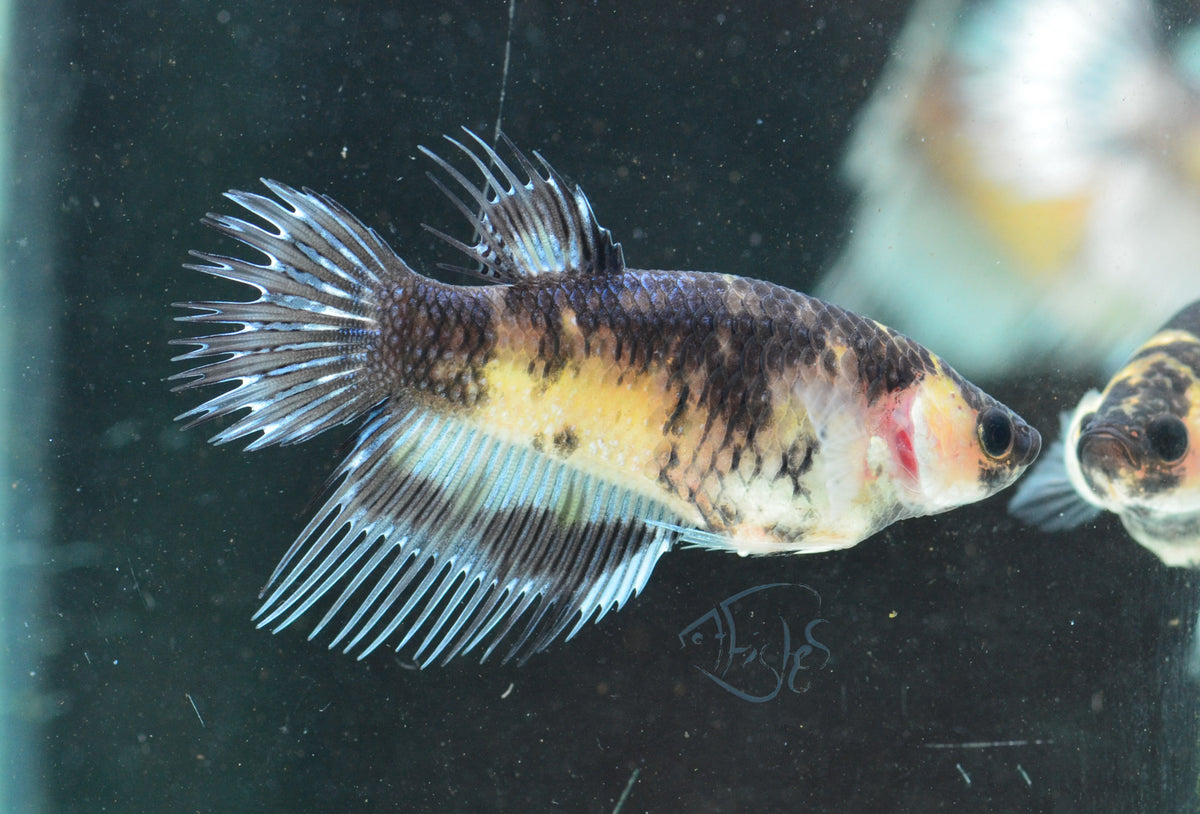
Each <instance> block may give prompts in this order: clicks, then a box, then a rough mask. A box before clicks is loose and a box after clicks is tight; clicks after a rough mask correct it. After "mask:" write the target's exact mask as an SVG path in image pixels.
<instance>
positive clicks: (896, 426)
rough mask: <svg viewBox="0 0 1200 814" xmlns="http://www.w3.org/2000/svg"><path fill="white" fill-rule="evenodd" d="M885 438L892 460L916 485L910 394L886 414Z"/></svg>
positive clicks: (916, 465)
mask: <svg viewBox="0 0 1200 814" xmlns="http://www.w3.org/2000/svg"><path fill="white" fill-rule="evenodd" d="M886 430H887V433H886V436H885V437H886V438H887V439H888V448H889V449H890V450H891V452H892V458H893V460H895V461H896V463H897V464H898V465H899V467H900V470H901V471H902V472H904V474H905V475H907V476H908V477H909V478H911V482H912V483H917V482H918V479H919V477H920V474H921V472H920V470H921V467H920V464H918V463H917V453H916V451H915V450H913V439H912V433H913V424H912V394H911V393H908V394H906V395H905V396H904V397H902V398H901V399H899V400H898V402H897V403H896V404H895V405H893V407H892V409H891V410H890V411H889V412H888V414H887V420H886Z"/></svg>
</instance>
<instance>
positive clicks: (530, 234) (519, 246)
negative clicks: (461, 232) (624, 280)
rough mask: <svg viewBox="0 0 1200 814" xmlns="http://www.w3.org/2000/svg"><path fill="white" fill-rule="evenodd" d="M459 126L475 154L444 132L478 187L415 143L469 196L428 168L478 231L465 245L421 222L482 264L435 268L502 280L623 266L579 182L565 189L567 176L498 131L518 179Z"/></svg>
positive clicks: (610, 270)
mask: <svg viewBox="0 0 1200 814" xmlns="http://www.w3.org/2000/svg"><path fill="white" fill-rule="evenodd" d="M463 130H464V131H465V132H466V134H467V135H468V136H470V137H471V138H472V139H473V140H474V141H475V142H476V144H478V145H479V148H480V150H482V153H483V155H482V156H480V155H479V154H477V153H476V152H475V151H473V150H472V149H471V148H470V147H468V146H466V145H464V144H463V143H462V142H460V141H458V140H456V139H453V138H451V137H450V136H446V140H447V141H449V142H450V143H451V144H453V145H454V146H455V147H457V148H458V149H460V150H462V151H463V153H465V154H466V156H467V157H468V158H470V159H471V161H472V162H473V163H474V164H475V167H476V168H477V169H478V170H479V171H480V172H481V173H482V174H483V177H484V179H485V185H484V188H483V189H480V188H479V187H478V186H476V185H475V184H474V183H472V182H471V181H469V180H468V179H467V177H466V176H465V175H463V174H462V173H461V172H459V171H458V170H457V169H455V168H454V167H453V166H452V165H451V164H450V163H449V162H448V161H446V160H445V159H443V158H441V157H440V156H438V155H436V154H435V153H434V152H433V151H431V150H429V149H428V148H427V147H421V148H420V149H421V152H423V153H425V155H427V156H429V157H430V158H431V159H433V160H434V161H435V162H436V163H437V165H438V166H439V167H441V168H442V170H443V171H444V172H445V173H446V174H447V175H449V176H450V177H451V178H453V179H454V180H455V181H456V182H458V184H459V185H460V186H461V187H462V188H463V190H465V192H466V194H467V197H468V198H469V199H470V200H471V201H472V202H473V204H474V209H472V208H471V206H468V204H467V202H466V201H465V200H463V199H462V198H460V197H459V196H458V195H457V194H455V193H454V192H452V191H451V190H450V189H448V188H447V187H446V185H445V184H444V183H442V181H441V180H439V179H438V178H437V176H435V175H433V174H430V176H429V178H430V180H432V181H433V183H435V184H436V185H437V187H438V188H439V189H440V190H442V192H444V193H445V194H446V197H448V198H449V199H450V200H451V201H452V202H453V203H454V205H455V206H457V207H458V209H459V210H460V211H461V212H462V213H463V214H464V215H465V216H466V217H467V219H468V220H470V221H471V223H472V225H474V227H475V231H476V233H477V234H478V235H479V242H478V243H476V244H475V245H474V246H468V245H467V244H466V243H463V242H462V241H460V240H456V239H455V238H452V237H450V236H449V235H447V234H445V233H443V232H440V231H438V230H437V229H434V228H432V227H429V226H425V229H426V230H428V231H429V232H431V233H433V234H435V235H437V236H438V237H440V238H441V239H442V240H444V241H446V242H447V243H449V244H450V245H451V246H453V247H454V248H456V249H458V250H459V251H461V252H463V253H464V254H466V255H467V256H468V257H470V258H471V259H472V260H475V261H477V262H479V263H480V264H481V267H482V268H481V270H478V271H477V270H475V269H467V268H463V267H461V266H449V265H444V264H443V265H442V268H445V269H449V270H451V271H458V272H462V273H466V274H474V275H478V276H482V277H484V278H486V279H489V280H493V281H500V282H507V283H511V282H516V281H517V280H521V279H524V278H527V277H533V276H537V275H543V274H620V273H621V272H622V271H623V270H624V269H625V259H624V255H623V254H622V252H621V244H620V243H614V242H613V239H612V234H611V233H610V232H609V231H608V230H607V229H605V228H604V227H603V226H601V225H600V224H599V223H597V222H596V216H595V215H593V214H592V206H591V204H590V203H588V199H587V196H586V195H584V194H583V190H581V189H580V188H579V187H578V186H576V187H575V188H574V189H573V190H569V189H568V188H569V186H570V185H569V184H568V183H567V181H566V180H565V179H564V178H563V177H562V176H561V175H559V174H558V173H557V172H555V171H554V168H553V167H551V166H550V165H549V164H548V163H546V160H545V159H544V158H542V157H541V156H540V155H538V154H537V153H536V152H535V153H534V154H533V155H534V157H535V158H536V159H537V160H538V161H539V162H540V163H541V165H542V168H543V169H544V170H545V171H546V174H545V175H542V173H541V172H539V171H538V169H537V167H535V166H534V165H533V162H531V161H530V160H529V159H528V158H526V157H525V155H524V154H523V153H522V152H521V151H520V150H518V149H517V148H516V147H515V146H514V145H513V143H512V142H511V141H509V140H508V138H507V137H504V143H505V145H507V147H508V149H509V150H510V151H511V152H512V153H513V155H514V156H515V157H516V162H517V165H518V167H519V168H520V170H521V172H522V173H523V174H524V175H525V176H526V177H527V178H528V179H529V180H528V181H522V180H521V178H520V177H519V176H518V175H517V174H516V173H515V172H513V170H512V169H510V168H509V166H508V165H507V164H505V163H504V161H503V160H502V159H501V158H500V156H499V155H497V154H496V151H495V150H493V149H492V148H491V147H489V146H488V144H487V142H485V141H484V140H483V139H481V138H479V136H477V135H475V134H474V133H472V132H471V131H470V130H467V129H466V128H463ZM485 158H486V159H489V160H490V161H491V163H492V165H494V166H495V167H496V168H497V172H498V173H499V174H500V176H502V177H503V179H504V180H503V181H501V180H500V179H499V178H497V177H496V173H493V172H492V170H491V169H490V168H489V165H488V163H487V162H485V160H484V159H485Z"/></svg>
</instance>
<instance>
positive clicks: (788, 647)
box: [679, 582, 831, 704]
mask: <svg viewBox="0 0 1200 814" xmlns="http://www.w3.org/2000/svg"><path fill="white" fill-rule="evenodd" d="M820 610H821V596H820V594H818V593H817V592H816V590H814V589H813V588H810V587H809V586H807V585H801V584H798V583H790V582H773V583H768V584H766V585H755V586H754V587H753V588H747V589H746V590H744V591H739V592H738V593H736V594H733V595H732V596H730V597H728V598H727V599H724V600H722V601H721V602H720V603H718V604H717V605H716V607H714V608H712V609H711V610H709V611H708V612H707V613H705V614H704V615H702V616H700V617H699V618H697V619H696V620H695V621H694V622H692V623H691V624H689V625H688V626H687V627H685V628H684V629H683V630H681V631H680V632H679V644H680V646H681V647H684V648H689V649H691V650H695V651H697V652H698V653H706V654H707V655H708V656H709V658H711V659H712V669H708V668H707V667H702V666H700V665H699V664H697V665H694V666H695V667H696V669H697V670H699V671H700V672H701V673H702V674H704V675H705V676H707V677H708V678H709V679H711V680H712V681H713V683H714V684H716V685H717V686H718V687H720V688H721V689H723V690H725V691H726V692H728V693H730V694H732V695H734V696H736V697H738V698H740V699H742V700H743V701H750V702H751V703H756V704H761V703H764V702H766V701H770V700H772V699H774V698H775V697H776V696H778V695H779V693H780V692H781V691H782V690H783V689H784V688H785V687H786V688H787V689H788V690H789V691H790V692H794V693H803V692H806V691H807V690H808V686H809V685H808V681H807V680H806V678H807V674H808V672H807V671H809V670H819V669H821V668H822V667H824V666H825V665H826V664H828V663H829V658H830V656H831V653H830V651H829V648H828V647H827V646H826V645H825V644H823V643H822V642H821V641H819V640H818V639H817V638H816V629H817V627H818V626H819V625H823V624H826V623H827V622H828V620H826V619H822V618H820V617H819V613H820Z"/></svg>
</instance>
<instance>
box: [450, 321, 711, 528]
mask: <svg viewBox="0 0 1200 814" xmlns="http://www.w3.org/2000/svg"><path fill="white" fill-rule="evenodd" d="M573 319H574V318H573V315H570V314H567V315H565V316H564V323H566V322H567V320H570V321H571V322H570V329H569V330H567V331H566V332H565V335H564V342H572V343H573V342H574V341H575V340H578V339H579V337H578V331H577V329H575V328H574V322H573ZM566 327H567V325H566V324H564V328H566ZM517 338H518V339H521V338H522V337H517ZM498 344H499V347H498V348H497V353H496V354H495V356H494V357H493V358H492V360H491V361H489V362H488V364H487V365H485V366H484V368H483V369H482V371H481V374H482V380H483V382H484V383H485V384H484V386H485V389H486V393H487V398H486V399H485V400H484V401H483V402H482V403H480V404H479V405H478V406H477V407H476V408H475V409H474V410H472V411H471V413H470V416H469V419H468V420H469V421H471V422H472V423H475V424H477V425H478V426H480V427H482V428H484V429H485V430H486V431H488V432H490V433H493V434H497V435H499V436H501V437H502V438H504V439H505V440H507V441H509V442H511V443H515V444H519V445H522V446H527V447H535V448H537V449H539V450H540V451H542V452H545V453H546V454H549V455H554V456H556V457H559V458H560V459H563V460H566V461H568V462H569V463H570V464H571V465H572V466H574V467H576V468H578V469H580V470H582V471H586V472H592V473H594V474H596V475H597V476H599V477H603V478H605V479H606V480H609V481H611V482H613V483H616V484H619V485H620V486H623V487H625V488H628V489H631V490H633V491H636V492H638V493H640V494H643V495H647V496H649V497H652V498H655V499H656V500H659V501H661V502H663V503H666V504H667V505H668V506H670V507H671V508H672V509H673V510H674V511H675V512H676V513H678V514H679V516H680V518H681V519H683V520H684V521H685V522H690V523H702V519H701V518H700V516H699V514H698V513H697V511H696V508H695V507H694V506H693V505H692V504H690V503H688V502H687V501H684V500H681V499H680V498H679V497H678V496H677V495H673V494H670V493H668V492H667V491H665V490H664V489H663V488H662V487H660V486H659V485H658V483H657V477H658V472H659V470H660V468H661V466H662V464H663V463H665V459H664V455H669V453H670V446H669V443H668V440H667V439H666V438H665V437H664V435H663V427H664V426H665V425H666V423H667V419H668V418H669V416H670V413H671V411H672V410H673V409H674V407H675V404H676V401H677V399H678V393H677V392H676V391H674V390H673V389H671V388H669V387H668V386H667V377H666V375H665V374H664V373H663V372H662V371H652V372H648V373H638V374H635V373H633V372H631V371H628V370H625V369H624V368H623V367H622V366H621V365H619V364H617V363H615V362H612V361H610V357H609V356H608V355H607V354H600V355H593V356H590V357H588V358H583V353H582V346H581V345H580V347H579V352H578V353H572V354H570V356H569V360H568V361H567V363H566V365H565V366H564V367H563V368H562V369H561V370H560V371H557V372H555V373H552V374H551V375H549V376H543V375H542V371H541V369H540V366H538V365H532V368H533V369H532V370H531V364H530V363H531V361H533V359H534V356H533V353H532V352H531V351H532V348H528V347H527V346H529V345H530V344H532V346H533V347H536V342H533V343H530V342H509V343H498ZM506 345H507V346H506ZM564 439H569V441H570V442H569V443H563V441H564Z"/></svg>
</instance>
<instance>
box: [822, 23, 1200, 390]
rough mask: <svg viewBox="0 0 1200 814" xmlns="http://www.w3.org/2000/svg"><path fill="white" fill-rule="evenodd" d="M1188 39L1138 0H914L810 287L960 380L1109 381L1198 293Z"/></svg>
mask: <svg viewBox="0 0 1200 814" xmlns="http://www.w3.org/2000/svg"><path fill="white" fill-rule="evenodd" d="M1197 42H1198V40H1197V37H1196V36H1195V32H1191V33H1190V34H1183V35H1178V36H1175V37H1173V38H1171V40H1170V43H1168V37H1167V36H1166V35H1165V33H1164V28H1163V27H1160V26H1159V24H1158V22H1157V18H1156V10H1155V7H1154V6H1153V5H1152V4H1150V3H1147V2H1139V1H1138V0H993V1H992V2H986V3H966V4H963V3H958V2H952V1H951V0H919V2H918V3H917V4H916V5H915V6H914V8H913V10H912V12H911V15H910V18H909V21H908V23H907V24H906V27H905V30H904V31H903V32H902V34H901V36H900V39H899V41H898V42H897V44H896V46H895V51H894V53H893V56H892V59H891V61H890V63H889V64H888V66H887V68H886V69H885V71H884V74H883V76H882V77H881V79H880V81H879V85H878V88H877V89H876V91H875V92H874V96H873V97H872V99H871V100H870V101H869V102H868V104H867V105H866V107H865V108H864V110H863V112H862V113H861V116H860V118H859V121H858V123H857V125H856V128H855V131H854V133H853V135H852V138H851V140H850V144H849V148H848V152H847V155H846V159H845V165H844V168H843V169H844V172H845V176H846V178H847V179H848V181H849V183H850V184H851V185H852V186H853V187H854V189H855V190H856V191H857V193H858V195H859V199H858V203H857V208H856V213H855V216H854V222H853V231H852V234H851V235H850V238H849V242H848V245H847V246H846V248H845V250H844V253H843V254H842V255H841V257H840V258H839V259H838V260H837V261H836V263H835V265H834V267H833V268H832V269H831V271H830V272H829V274H828V276H827V277H826V279H825V280H824V281H823V283H822V285H821V288H820V289H819V291H818V294H819V296H821V297H822V298H825V299H828V300H830V301H833V302H836V303H839V304H840V305H843V306H846V307H849V308H853V309H855V310H858V311H861V312H864V313H867V314H869V315H871V316H873V317H875V318H876V319H879V320H882V321H884V322H886V323H888V324H890V325H893V326H894V327H896V328H897V329H898V330H901V331H903V332H905V333H907V334H908V335H910V336H912V337H914V338H915V339H917V340H918V341H920V342H922V343H925V344H927V345H929V346H931V347H936V348H940V349H943V351H944V352H945V353H946V355H947V356H948V358H949V359H950V361H951V362H952V363H953V364H955V365H956V366H957V367H958V368H959V369H961V370H965V371H966V372H967V373H968V375H970V376H972V377H976V378H981V379H989V378H998V377H1002V376H1005V375H1007V374H1012V373H1016V372H1020V373H1021V374H1022V375H1027V374H1029V373H1030V372H1034V371H1036V370H1039V369H1041V370H1043V371H1048V370H1054V369H1068V370H1071V369H1076V370H1077V369H1080V368H1086V367H1093V368H1097V369H1099V370H1102V371H1103V373H1104V374H1109V373H1111V372H1112V371H1113V370H1115V369H1116V367H1117V366H1118V365H1120V363H1121V362H1122V361H1123V360H1124V359H1125V358H1127V356H1128V354H1129V352H1130V351H1131V350H1132V349H1133V348H1134V347H1135V346H1136V344H1137V343H1138V342H1139V341H1141V340H1142V339H1144V338H1145V337H1146V336H1148V335H1149V334H1151V333H1152V332H1153V331H1154V330H1155V328H1156V327H1157V326H1158V325H1161V324H1162V323H1163V322H1164V321H1165V320H1166V319H1167V317H1169V316H1170V315H1171V314H1172V313H1174V312H1175V311H1177V310H1178V309H1179V307H1180V306H1181V305H1182V304H1184V303H1186V302H1190V301H1191V300H1193V299H1195V298H1196V296H1197V295H1198V294H1200V261H1198V258H1200V95H1198V94H1197V87H1198V85H1197V82H1196V77H1197V72H1196V71H1194V70H1189V69H1188V68H1187V67H1186V66H1187V63H1188V57H1187V55H1188V53H1189V52H1192V53H1196V52H1200V49H1197V48H1196V47H1195V43H1197ZM1192 61H1193V62H1196V60H1195V59H1193V60H1192Z"/></svg>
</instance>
